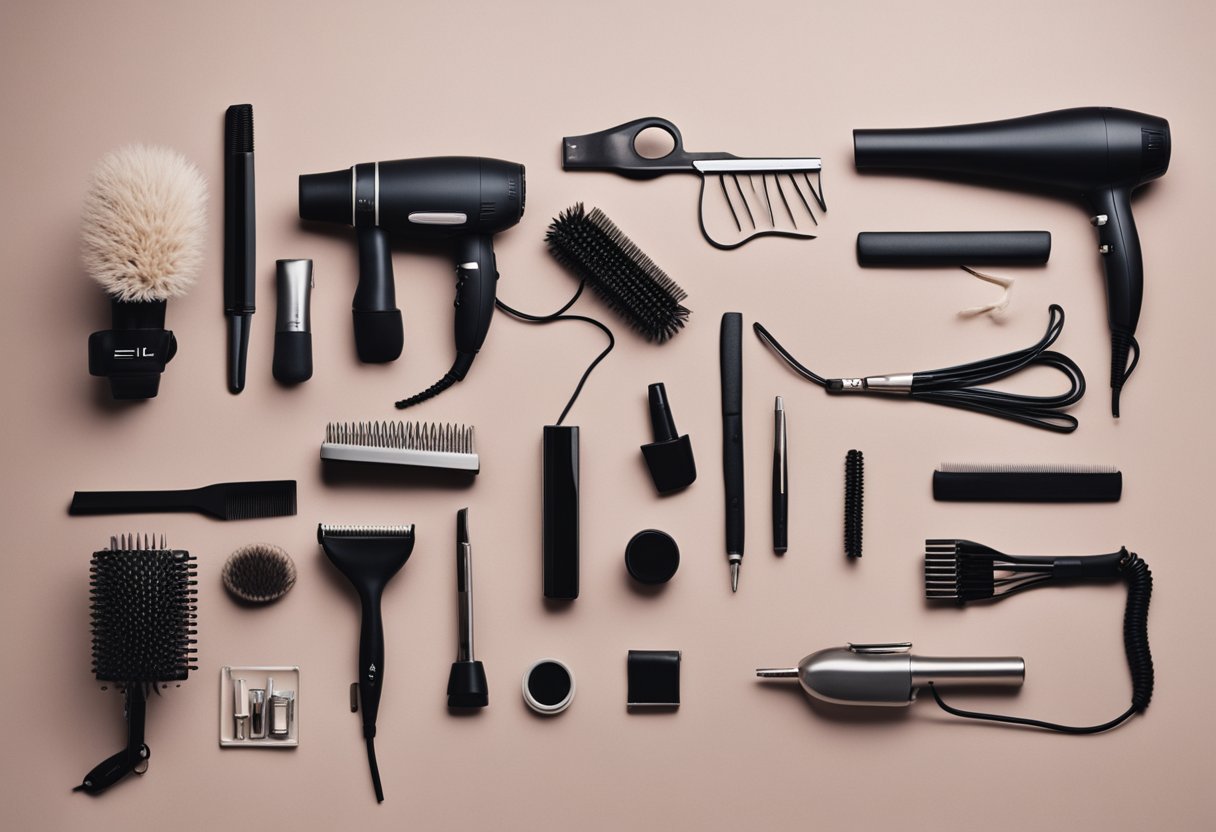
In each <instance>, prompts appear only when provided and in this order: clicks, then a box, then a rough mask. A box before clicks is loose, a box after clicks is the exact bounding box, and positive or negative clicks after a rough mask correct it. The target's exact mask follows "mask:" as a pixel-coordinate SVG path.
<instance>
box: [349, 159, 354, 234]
mask: <svg viewBox="0 0 1216 832" xmlns="http://www.w3.org/2000/svg"><path fill="white" fill-rule="evenodd" d="M350 224H351V225H352V226H353V225H354V224H355V166H354V165H351V166H350Z"/></svg>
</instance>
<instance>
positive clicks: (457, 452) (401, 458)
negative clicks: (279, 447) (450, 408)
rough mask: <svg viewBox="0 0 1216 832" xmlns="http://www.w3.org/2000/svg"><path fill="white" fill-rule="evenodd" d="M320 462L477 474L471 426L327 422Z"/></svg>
mask: <svg viewBox="0 0 1216 832" xmlns="http://www.w3.org/2000/svg"><path fill="white" fill-rule="evenodd" d="M321 459H328V460H333V461H341V462H371V463H378V464H381V465H402V466H407V467H412V468H439V469H443V470H449V471H466V472H470V473H473V474H477V473H479V472H480V471H481V458H480V457H479V456H478V455H477V449H476V445H475V443H474V439H473V427H472V426H471V425H458V424H443V425H437V424H431V423H428V422H330V423H329V424H328V425H326V427H325V441H324V442H323V443H322V444H321Z"/></svg>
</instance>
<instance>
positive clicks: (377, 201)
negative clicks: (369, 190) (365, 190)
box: [375, 162, 380, 228]
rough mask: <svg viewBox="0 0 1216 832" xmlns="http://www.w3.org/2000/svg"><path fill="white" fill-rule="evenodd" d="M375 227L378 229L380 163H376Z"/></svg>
mask: <svg viewBox="0 0 1216 832" xmlns="http://www.w3.org/2000/svg"><path fill="white" fill-rule="evenodd" d="M375 191H376V227H377V228H379V227H380V163H379V162H376V189H375Z"/></svg>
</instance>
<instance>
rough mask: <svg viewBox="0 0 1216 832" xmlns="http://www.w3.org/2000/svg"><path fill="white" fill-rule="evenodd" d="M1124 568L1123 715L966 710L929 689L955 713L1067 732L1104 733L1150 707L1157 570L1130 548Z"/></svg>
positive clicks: (968, 717)
mask: <svg viewBox="0 0 1216 832" xmlns="http://www.w3.org/2000/svg"><path fill="white" fill-rule="evenodd" d="M1120 572H1121V574H1122V575H1123V579H1124V581H1126V583H1127V607H1126V608H1125V609H1124V612H1123V648H1124V651H1125V652H1126V653H1127V666H1128V669H1129V670H1130V671H1131V677H1132V704H1131V706H1130V707H1129V708H1128V709H1127V710H1126V711H1124V712H1123V713H1121V714H1120V715H1119V716H1117V717H1115V718H1114V719H1112V720H1110V721H1109V722H1103V723H1102V724H1101V725H1088V726H1077V725H1060V724H1059V723H1055V722H1045V721H1043V720H1041V719H1027V718H1026V717H1020V716H1003V715H1001V714H987V713H982V712H979V711H964V710H962V709H961V708H955V707H952V706H950V705H947V704H946V703H945V702H944V701H943V700H942V696H941V694H940V693H938V692H937V688H936V687H935V686H934V685H933V683H932V682H930V683H929V691H930V692H931V693H932V694H933V698H934V699H935V700H936V701H937V704H938V705H940V706H941V709H942V710H943V711H945V712H946V713H948V714H951V715H952V716H957V717H962V718H964V719H979V720H985V721H988V722H1004V723H1008V724H1011V725H1027V726H1030V727H1033V728H1043V729H1046V730H1048V731H1059V732H1061V733H1064V734H1100V733H1102V732H1103V731H1109V730H1110V729H1112V728H1116V727H1118V726H1119V725H1122V724H1123V723H1124V722H1126V721H1127V720H1128V719H1130V718H1131V717H1133V716H1134V715H1136V714H1138V713H1142V712H1143V711H1145V710H1146V709H1147V708H1148V704H1149V702H1150V701H1151V700H1152V698H1153V681H1154V676H1153V654H1152V652H1151V651H1150V650H1149V646H1148V605H1149V601H1150V600H1151V599H1152V594H1153V573H1152V572H1150V571H1149V568H1148V564H1146V563H1145V562H1144V561H1143V560H1141V559H1140V556H1139V555H1137V554H1136V553H1135V552H1128V553H1127V556H1126V558H1124V559H1123V561H1122V562H1121V563H1120Z"/></svg>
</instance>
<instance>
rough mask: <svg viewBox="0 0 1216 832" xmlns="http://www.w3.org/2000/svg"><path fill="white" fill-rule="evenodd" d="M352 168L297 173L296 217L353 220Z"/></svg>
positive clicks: (329, 220) (333, 220) (315, 219)
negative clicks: (298, 181)
mask: <svg viewBox="0 0 1216 832" xmlns="http://www.w3.org/2000/svg"><path fill="white" fill-rule="evenodd" d="M353 182H354V172H353V170H352V169H351V168H347V169H346V170H335V171H330V172H329V173H308V174H304V175H303V176H301V177H300V219H302V220H311V221H313V222H336V223H341V224H342V225H354V224H355V203H354V190H353V184H352V183H353Z"/></svg>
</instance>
